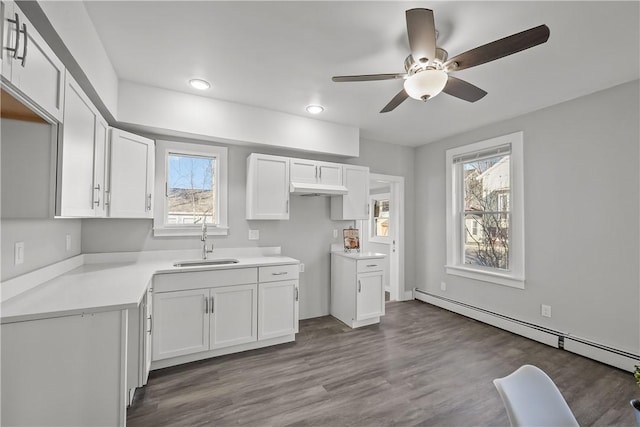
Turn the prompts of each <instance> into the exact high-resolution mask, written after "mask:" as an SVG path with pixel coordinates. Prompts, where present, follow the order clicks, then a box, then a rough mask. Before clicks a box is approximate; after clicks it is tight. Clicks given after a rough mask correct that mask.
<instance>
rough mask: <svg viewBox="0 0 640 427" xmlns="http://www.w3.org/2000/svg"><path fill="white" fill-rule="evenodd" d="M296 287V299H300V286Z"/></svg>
mask: <svg viewBox="0 0 640 427" xmlns="http://www.w3.org/2000/svg"><path fill="white" fill-rule="evenodd" d="M295 289H296V301H298V298H299V294H298V287H297V286H296V288H295Z"/></svg>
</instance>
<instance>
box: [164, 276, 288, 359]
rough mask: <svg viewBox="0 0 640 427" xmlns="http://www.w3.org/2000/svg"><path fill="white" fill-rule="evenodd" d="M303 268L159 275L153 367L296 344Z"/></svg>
mask: <svg viewBox="0 0 640 427" xmlns="http://www.w3.org/2000/svg"><path fill="white" fill-rule="evenodd" d="M298 274H299V273H298V264H290V265H280V266H269V267H258V268H244V269H220V270H211V271H199V272H181V273H172V274H159V275H156V276H155V278H154V286H153V288H154V297H153V316H152V317H153V332H152V335H153V338H152V343H153V344H152V345H153V354H152V367H153V369H157V368H162V367H166V366H172V365H177V364H180V363H186V362H189V361H193V360H199V359H206V358H209V357H215V356H219V355H222V354H229V353H234V352H238V351H244V350H250V349H253V348H259V347H265V346H268V345H274V344H280V343H284V342H289V341H293V340H295V333H296V332H297V331H298Z"/></svg>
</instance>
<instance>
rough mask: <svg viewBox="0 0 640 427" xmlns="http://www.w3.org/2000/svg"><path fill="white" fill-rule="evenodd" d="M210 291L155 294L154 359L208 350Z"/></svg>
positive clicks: (195, 290) (197, 290)
mask: <svg viewBox="0 0 640 427" xmlns="http://www.w3.org/2000/svg"><path fill="white" fill-rule="evenodd" d="M208 303H209V290H208V289H194V290H188V291H176V292H160V293H154V301H153V321H154V323H155V325H153V332H152V334H153V337H152V340H151V341H152V347H153V360H162V359H167V358H170V357H175V356H182V355H185V354H191V353H197V352H199V351H206V350H209V313H208V311H209V304H208Z"/></svg>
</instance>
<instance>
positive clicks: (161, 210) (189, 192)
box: [153, 141, 228, 236]
mask: <svg viewBox="0 0 640 427" xmlns="http://www.w3.org/2000/svg"><path fill="white" fill-rule="evenodd" d="M155 190H156V194H158V195H159V196H160V197H157V198H156V204H155V206H154V220H153V234H154V235H155V236H196V235H200V233H201V230H202V224H203V223H205V224H207V233H208V234H211V235H226V234H227V233H228V227H227V149H226V148H225V147H217V146H212V145H204V144H202V145H201V144H191V143H181V142H174V141H158V142H157V144H156V179H155Z"/></svg>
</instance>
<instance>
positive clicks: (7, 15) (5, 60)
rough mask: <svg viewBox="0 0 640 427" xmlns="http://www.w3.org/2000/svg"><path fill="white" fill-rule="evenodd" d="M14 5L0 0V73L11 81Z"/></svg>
mask: <svg viewBox="0 0 640 427" xmlns="http://www.w3.org/2000/svg"><path fill="white" fill-rule="evenodd" d="M14 7H15V5H14V3H13V1H4V0H3V1H0V14H1V17H2V24H1V25H0V31H1V33H0V34H1V36H0V37H2V45H1V50H0V55H1V56H2V68H0V73H1V74H2V77H4V78H5V79H6V80H7V81H9V82H10V81H11V61H12V59H13V51H12V50H11V49H15V45H16V23H15V22H14V21H15V15H14Z"/></svg>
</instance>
